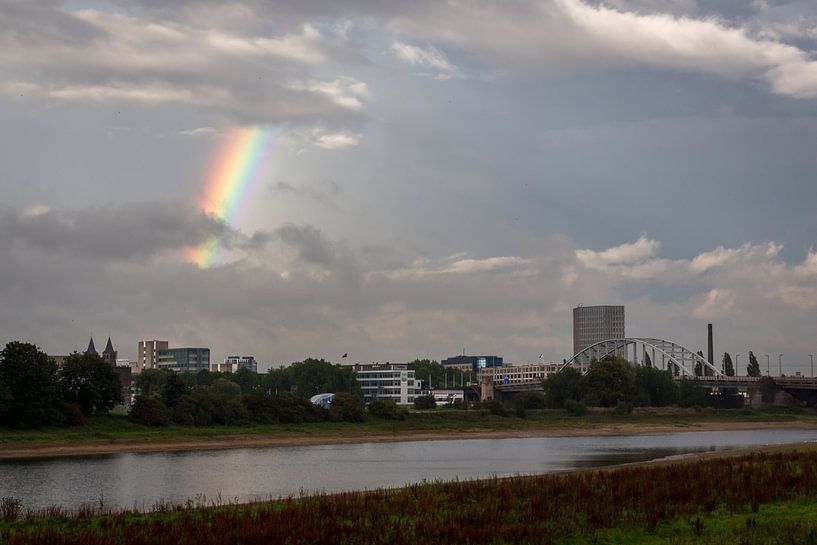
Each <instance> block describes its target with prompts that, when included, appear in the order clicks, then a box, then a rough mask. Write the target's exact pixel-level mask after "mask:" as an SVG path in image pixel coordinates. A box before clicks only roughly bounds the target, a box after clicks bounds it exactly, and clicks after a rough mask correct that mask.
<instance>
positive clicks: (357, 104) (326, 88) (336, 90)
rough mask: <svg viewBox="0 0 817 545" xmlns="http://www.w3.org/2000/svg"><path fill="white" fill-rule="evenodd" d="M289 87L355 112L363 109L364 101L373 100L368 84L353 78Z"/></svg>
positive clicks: (300, 82) (301, 83)
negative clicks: (319, 96)
mask: <svg viewBox="0 0 817 545" xmlns="http://www.w3.org/2000/svg"><path fill="white" fill-rule="evenodd" d="M289 87H290V88H291V89H294V90H296V91H309V92H311V93H316V94H321V95H325V96H326V97H328V98H330V99H331V100H332V102H334V103H335V104H337V105H338V106H341V107H343V108H346V109H349V110H355V111H360V110H362V109H363V100H368V99H371V98H372V93H371V92H370V91H369V88H368V86H367V85H366V83H365V82H362V81H358V80H356V79H355V78H351V77H342V78H337V79H334V80H331V81H320V80H310V81H293V82H291V83H290V84H289Z"/></svg>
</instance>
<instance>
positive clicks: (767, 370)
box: [766, 354, 769, 377]
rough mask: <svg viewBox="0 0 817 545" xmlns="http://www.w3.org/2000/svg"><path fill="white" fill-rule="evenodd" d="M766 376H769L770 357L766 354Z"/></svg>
mask: <svg viewBox="0 0 817 545" xmlns="http://www.w3.org/2000/svg"><path fill="white" fill-rule="evenodd" d="M766 376H767V377H768V376H769V355H768V354H766Z"/></svg>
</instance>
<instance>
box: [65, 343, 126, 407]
mask: <svg viewBox="0 0 817 545" xmlns="http://www.w3.org/2000/svg"><path fill="white" fill-rule="evenodd" d="M59 381H60V389H61V390H62V396H63V399H64V400H65V401H66V402H67V403H76V404H77V405H79V408H80V409H81V410H82V414H84V415H86V416H90V415H92V414H106V413H107V412H108V411H110V410H111V409H113V407H114V405H116V404H117V403H122V401H123V398H122V383H121V382H120V381H119V375H117V374H116V371H115V370H114V368H113V367H112V366H111V364H109V363H107V362H106V361H105V360H103V359H102V357H101V356H99V355H98V354H91V353H82V354H81V353H79V352H74V353H73V354H71V355H70V356H68V357H67V358H65V362H63V364H62V368H61V369H60V371H59Z"/></svg>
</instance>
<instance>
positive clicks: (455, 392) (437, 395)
mask: <svg viewBox="0 0 817 545" xmlns="http://www.w3.org/2000/svg"><path fill="white" fill-rule="evenodd" d="M429 393H430V394H431V395H432V396H433V397H434V401H436V402H437V403H438V404H440V405H445V404H447V403H454V402H455V401H465V391H464V390H463V389H462V388H460V389H456V388H454V389H451V388H449V389H447V390H446V389H439V390H431V391H429Z"/></svg>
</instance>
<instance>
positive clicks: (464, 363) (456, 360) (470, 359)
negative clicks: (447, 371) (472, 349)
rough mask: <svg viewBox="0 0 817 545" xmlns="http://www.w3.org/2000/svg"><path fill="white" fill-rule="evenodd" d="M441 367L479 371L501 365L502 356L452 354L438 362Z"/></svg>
mask: <svg viewBox="0 0 817 545" xmlns="http://www.w3.org/2000/svg"><path fill="white" fill-rule="evenodd" d="M440 363H441V364H442V365H443V367H450V368H453V369H459V370H460V371H473V372H475V373H476V372H479V371H480V370H481V369H489V368H493V367H502V358H501V357H500V356H466V355H465V354H463V355H461V356H454V357H451V358H445V359H444V360H442V361H441V362H440Z"/></svg>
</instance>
